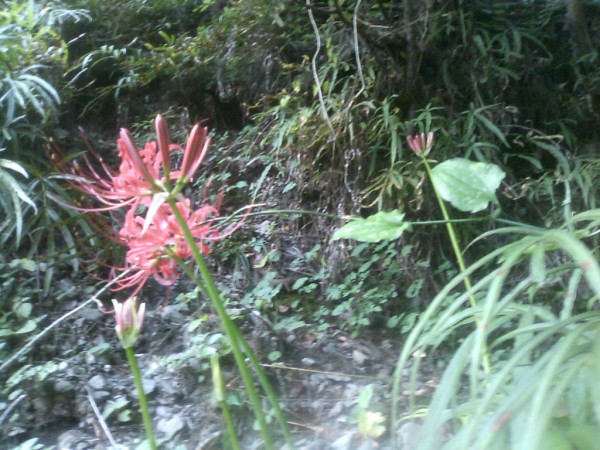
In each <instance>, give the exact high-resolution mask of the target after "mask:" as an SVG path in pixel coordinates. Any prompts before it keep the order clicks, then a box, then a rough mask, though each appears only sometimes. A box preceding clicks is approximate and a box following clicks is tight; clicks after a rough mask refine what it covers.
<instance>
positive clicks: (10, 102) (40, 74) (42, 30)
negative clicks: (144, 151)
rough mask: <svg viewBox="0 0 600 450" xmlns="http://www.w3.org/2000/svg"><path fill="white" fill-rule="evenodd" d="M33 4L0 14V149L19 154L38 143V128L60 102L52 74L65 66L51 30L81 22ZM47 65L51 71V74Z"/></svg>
mask: <svg viewBox="0 0 600 450" xmlns="http://www.w3.org/2000/svg"><path fill="white" fill-rule="evenodd" d="M85 17H86V15H85V12H84V11H81V10H64V9H59V8H56V7H49V6H45V5H43V4H42V3H38V2H35V1H33V0H31V1H27V2H17V1H10V2H7V4H6V5H5V9H3V11H2V13H1V14H0V107H1V108H0V110H1V112H0V127H1V131H2V133H1V135H0V146H1V147H7V148H9V149H11V150H12V149H16V148H19V147H20V146H21V145H22V144H24V141H25V139H27V140H29V141H30V142H32V141H34V140H35V139H36V138H39V137H40V134H41V133H40V130H39V127H40V126H43V125H44V124H45V123H47V122H48V121H49V120H51V119H52V118H53V117H55V115H56V113H57V107H58V105H59V103H60V98H59V95H58V92H57V90H56V88H55V87H54V86H53V81H52V77H53V75H52V71H51V70H52V69H54V70H56V69H59V68H60V67H61V65H64V64H65V62H66V56H67V51H66V45H65V44H64V43H63V41H62V40H61V38H60V36H59V35H58V33H57V31H56V30H57V27H59V26H60V25H61V24H63V23H65V22H67V21H79V20H81V19H83V18H85ZM50 65H52V66H54V67H53V68H52V69H51V68H50Z"/></svg>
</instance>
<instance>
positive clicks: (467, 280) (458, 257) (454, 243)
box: [422, 154, 491, 373]
mask: <svg viewBox="0 0 600 450" xmlns="http://www.w3.org/2000/svg"><path fill="white" fill-rule="evenodd" d="M422 158H423V164H424V165H425V170H426V171H427V176H428V177H429V179H430V180H431V185H432V186H433V192H434V193H435V197H436V199H437V201H438V204H439V205H440V209H441V211H442V216H443V217H444V221H445V222H446V230H447V231H448V236H449V237H450V242H451V243H452V249H453V250H454V254H455V256H456V261H457V262H458V268H459V269H460V273H461V274H463V275H464V278H463V282H464V285H465V289H466V290H467V292H470V294H469V303H470V304H471V307H472V308H476V307H477V300H476V299H475V296H474V295H473V293H472V289H473V284H472V283H471V277H470V276H469V275H467V274H465V272H466V270H467V266H466V265H465V260H464V259H463V256H462V250H461V248H460V245H459V243H458V237H457V236H456V232H455V231H454V226H453V225H452V221H451V220H450V214H448V210H447V209H446V204H445V203H444V199H442V197H441V196H440V193H439V192H438V190H437V187H436V186H435V181H434V179H433V173H432V172H431V165H430V164H429V161H427V156H426V155H424V154H423V155H422ZM475 318H476V322H477V325H478V326H480V325H481V323H480V320H479V318H478V317H477V316H476V317H475ZM482 356H483V361H482V365H483V370H484V371H485V373H489V372H490V370H491V367H490V360H489V355H488V351H487V346H486V347H484V348H483V355H482Z"/></svg>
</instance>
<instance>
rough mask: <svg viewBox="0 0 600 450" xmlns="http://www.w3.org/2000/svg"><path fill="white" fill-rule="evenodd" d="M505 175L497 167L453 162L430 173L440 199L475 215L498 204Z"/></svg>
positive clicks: (477, 163) (448, 161)
mask: <svg viewBox="0 0 600 450" xmlns="http://www.w3.org/2000/svg"><path fill="white" fill-rule="evenodd" d="M505 175H506V174H505V173H504V171H503V170H502V169H500V168H499V167H498V166H497V165H495V164H485V163H480V162H473V161H469V160H468V159H464V158H453V159H449V160H447V161H444V162H443V163H440V164H438V165H437V166H435V167H434V168H433V170H432V171H431V177H432V181H433V182H434V183H435V187H436V189H437V190H438V192H439V194H440V196H441V197H442V198H443V199H444V200H446V201H447V202H449V203H450V204H452V206H454V207H455V208H458V209H460V210H461V211H465V212H471V213H475V212H478V211H481V210H482V209H485V208H487V207H488V205H489V204H490V203H494V204H498V200H497V198H496V190H497V189H498V187H500V183H501V182H502V180H503V179H504V177H505Z"/></svg>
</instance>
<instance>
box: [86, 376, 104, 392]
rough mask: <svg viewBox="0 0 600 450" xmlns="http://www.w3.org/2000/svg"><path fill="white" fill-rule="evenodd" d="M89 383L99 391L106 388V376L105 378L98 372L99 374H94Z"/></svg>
mask: <svg viewBox="0 0 600 450" xmlns="http://www.w3.org/2000/svg"><path fill="white" fill-rule="evenodd" d="M88 385H89V386H90V387H91V388H92V389H95V390H97V391H99V390H102V389H104V387H105V386H106V378H104V377H103V376H102V375H100V374H98V375H94V376H93V377H92V378H90V380H89V381H88Z"/></svg>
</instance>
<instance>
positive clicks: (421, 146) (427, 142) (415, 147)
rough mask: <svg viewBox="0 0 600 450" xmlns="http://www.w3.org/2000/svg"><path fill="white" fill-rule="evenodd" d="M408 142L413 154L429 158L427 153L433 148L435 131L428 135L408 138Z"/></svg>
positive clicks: (423, 134) (422, 134)
mask: <svg viewBox="0 0 600 450" xmlns="http://www.w3.org/2000/svg"><path fill="white" fill-rule="evenodd" d="M406 142H408V146H409V147H410V148H411V150H412V151H413V152H415V153H416V154H417V155H423V156H427V153H429V151H430V150H431V147H432V146H433V131H430V132H429V133H427V136H426V135H425V133H421V134H417V135H415V136H406Z"/></svg>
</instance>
